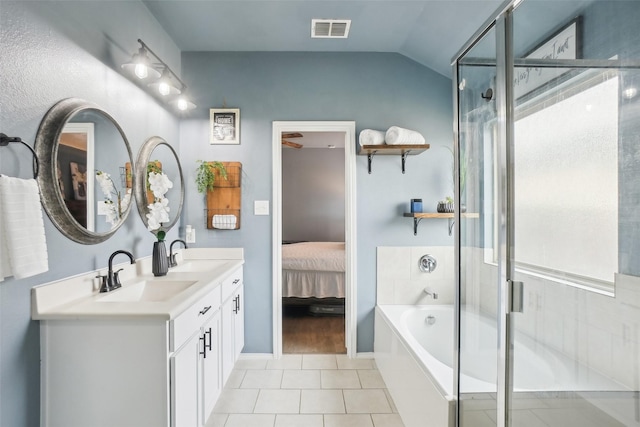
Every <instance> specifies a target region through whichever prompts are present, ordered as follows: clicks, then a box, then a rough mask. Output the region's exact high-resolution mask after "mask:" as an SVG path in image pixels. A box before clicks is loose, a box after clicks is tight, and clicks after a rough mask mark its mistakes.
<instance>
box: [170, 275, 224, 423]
mask: <svg viewBox="0 0 640 427" xmlns="http://www.w3.org/2000/svg"><path fill="white" fill-rule="evenodd" d="M220 301H221V293H220V287H217V288H216V289H214V290H213V291H211V292H210V293H209V294H208V295H207V296H206V297H205V298H203V299H202V300H200V301H198V302H197V303H195V304H194V305H193V306H191V307H190V308H189V309H187V310H186V311H185V312H184V313H182V314H181V315H180V316H178V317H177V318H176V319H174V320H172V321H171V322H170V324H169V332H170V334H169V335H170V345H169V347H170V348H169V350H170V351H171V350H172V349H173V350H174V351H173V353H171V352H170V353H169V354H170V358H169V368H170V372H171V374H170V382H171V387H170V399H171V403H170V404H171V427H183V426H184V427H193V426H203V425H204V424H205V423H206V421H207V418H208V417H209V415H210V414H211V411H212V410H213V406H214V405H215V402H216V400H217V399H218V396H219V395H220V390H221V379H220V352H221V348H220V339H219V337H220ZM185 337H187V338H185Z"/></svg>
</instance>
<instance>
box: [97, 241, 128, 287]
mask: <svg viewBox="0 0 640 427" xmlns="http://www.w3.org/2000/svg"><path fill="white" fill-rule="evenodd" d="M118 254H124V255H126V256H128V257H129V259H130V260H131V264H135V263H136V260H135V259H134V258H133V255H131V253H130V252H127V251H123V250H118V251H115V252H114V253H112V254H111V256H110V257H109V271H107V277H104V276H99V277H102V286H100V292H109V291H112V290H114V289H118V288H119V287H121V286H122V285H121V284H120V278H119V277H118V273H119V272H120V271H122V269H120V270H118V271H116V272H114V271H113V258H115V257H116V255H118Z"/></svg>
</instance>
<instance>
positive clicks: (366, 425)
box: [324, 414, 373, 427]
mask: <svg viewBox="0 0 640 427" xmlns="http://www.w3.org/2000/svg"><path fill="white" fill-rule="evenodd" d="M324 427H373V421H371V416H370V415H369V414H366V415H365V414H361V415H353V414H341V415H325V416H324Z"/></svg>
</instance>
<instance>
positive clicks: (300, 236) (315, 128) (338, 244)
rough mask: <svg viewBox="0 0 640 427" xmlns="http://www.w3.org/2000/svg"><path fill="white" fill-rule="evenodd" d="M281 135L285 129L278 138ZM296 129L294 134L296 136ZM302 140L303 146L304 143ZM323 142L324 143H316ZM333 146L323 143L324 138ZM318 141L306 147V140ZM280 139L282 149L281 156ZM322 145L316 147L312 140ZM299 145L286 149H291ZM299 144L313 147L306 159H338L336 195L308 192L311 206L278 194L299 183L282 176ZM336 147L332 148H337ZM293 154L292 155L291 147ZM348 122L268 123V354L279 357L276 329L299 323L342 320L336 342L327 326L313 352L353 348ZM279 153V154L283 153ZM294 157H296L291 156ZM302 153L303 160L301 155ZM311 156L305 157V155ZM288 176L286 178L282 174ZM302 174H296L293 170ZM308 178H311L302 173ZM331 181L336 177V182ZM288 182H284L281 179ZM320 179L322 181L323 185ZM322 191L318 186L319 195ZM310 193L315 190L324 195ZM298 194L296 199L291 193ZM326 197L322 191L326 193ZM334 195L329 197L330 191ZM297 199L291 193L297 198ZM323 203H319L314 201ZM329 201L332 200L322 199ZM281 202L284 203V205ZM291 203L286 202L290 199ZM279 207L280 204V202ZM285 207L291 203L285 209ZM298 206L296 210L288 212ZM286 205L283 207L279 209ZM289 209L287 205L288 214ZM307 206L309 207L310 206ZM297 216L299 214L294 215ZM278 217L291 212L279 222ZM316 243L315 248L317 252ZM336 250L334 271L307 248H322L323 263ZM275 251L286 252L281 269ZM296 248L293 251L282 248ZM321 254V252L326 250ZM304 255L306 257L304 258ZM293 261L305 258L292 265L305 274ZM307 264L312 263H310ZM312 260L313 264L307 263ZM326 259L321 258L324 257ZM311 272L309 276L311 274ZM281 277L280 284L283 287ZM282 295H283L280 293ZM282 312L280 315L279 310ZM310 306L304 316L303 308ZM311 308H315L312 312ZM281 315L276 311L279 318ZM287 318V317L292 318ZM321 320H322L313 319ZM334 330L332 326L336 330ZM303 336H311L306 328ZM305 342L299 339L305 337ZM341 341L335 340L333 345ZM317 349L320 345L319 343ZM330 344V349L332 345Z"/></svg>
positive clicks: (300, 327)
mask: <svg viewBox="0 0 640 427" xmlns="http://www.w3.org/2000/svg"><path fill="white" fill-rule="evenodd" d="M283 135H284V136H285V138H284V141H283ZM299 135H302V136H299ZM305 145H306V146H307V148H306V149H305V148H303V147H304V146H305ZM323 145H324V146H323ZM329 145H330V146H334V147H335V148H333V149H330V148H329V147H327V146H329ZM314 146H315V147H318V148H311V147H314ZM283 147H284V149H286V150H293V151H289V152H287V154H285V155H284V156H283ZM319 147H322V148H319ZM298 150H300V151H299V153H294V152H295V151H298ZM302 150H307V152H309V150H315V151H313V154H312V155H311V156H312V157H313V158H314V160H319V157H323V158H325V157H326V159H325V161H331V159H334V161H332V163H336V161H335V160H336V159H337V160H338V161H339V160H343V161H342V162H341V163H342V166H338V167H342V168H343V169H342V171H338V172H337V173H335V172H336V169H335V167H336V166H335V164H334V165H333V170H334V174H333V175H336V179H335V180H334V182H333V184H332V185H333V186H335V187H337V186H338V185H340V186H341V188H340V189H338V193H342V194H343V197H342V200H341V201H340V202H339V204H338V205H336V204H335V203H334V202H327V201H326V200H325V201H324V202H323V201H322V200H317V201H315V200H311V202H309V200H310V199H308V198H306V200H307V203H319V204H320V205H319V206H320V208H317V207H316V209H315V210H314V207H313V206H298V208H296V207H295V204H296V203H297V201H296V198H295V194H289V196H294V197H289V198H287V197H285V194H284V192H285V191H286V192H287V193H292V192H296V191H298V192H300V191H303V190H301V189H300V188H299V187H300V185H299V184H302V183H301V182H298V183H296V184H298V185H297V187H298V188H297V189H296V188H295V187H296V185H293V186H292V185H290V184H292V183H291V182H287V183H285V182H283V165H284V164H285V163H286V162H288V164H289V165H291V164H292V163H291V162H298V161H299V162H300V164H296V163H293V164H294V168H295V169H301V170H304V169H305V167H304V162H305V160H304V157H305V156H302V155H301V154H302ZM338 153H340V154H338ZM299 154H300V155H299ZM354 155H355V123H354V122H274V123H273V331H274V332H273V348H274V351H273V353H274V356H275V357H276V358H279V357H280V356H281V355H282V353H283V349H284V339H283V336H284V335H285V334H283V330H285V332H286V334H289V333H294V334H298V335H300V334H304V330H305V329H307V330H309V331H316V330H317V329H318V328H322V329H325V328H335V327H336V326H337V325H338V327H339V328H340V327H342V328H344V334H340V336H343V337H344V338H343V343H339V342H338V343H336V336H337V335H335V334H329V336H325V337H324V338H322V340H321V341H324V342H323V343H317V344H318V345H320V346H321V347H319V352H327V353H332V352H333V353H335V352H344V350H345V348H346V352H347V354H348V355H349V356H351V357H352V356H354V355H355V352H356V344H355V343H356V309H355V307H356V304H355V301H356V290H355V252H356V251H355V243H356V242H355V159H354ZM283 157H285V159H284V160H283ZM297 159H298V160H297ZM306 161H309V160H306ZM312 162H313V161H312ZM288 179H291V177H289V178H288ZM301 179H302V178H301ZM310 179H313V178H310ZM338 183H339V184H338ZM287 184H289V185H287ZM325 187H328V186H325ZM324 196H326V194H325V195H324ZM324 196H323V195H321V194H318V198H319V199H322V198H323V197H324ZM298 199H301V197H299V198H298ZM327 200H329V199H327ZM334 200H335V199H334ZM298 201H299V200H298ZM323 203H324V205H322V204H323ZM327 203H332V206H326V204H327ZM285 204H286V206H285ZM292 205H293V206H292ZM285 207H286V209H285ZM292 209H293V211H292ZM295 209H298V212H299V213H300V215H298V216H297V218H296V215H295ZM323 211H324V215H320V216H317V217H314V218H306V217H311V216H314V215H316V214H317V213H321V212H323ZM285 212H287V213H285ZM292 212H294V213H293V214H292ZM314 212H315V213H314ZM301 216H304V217H301ZM283 217H285V218H292V217H293V218H294V220H292V221H290V222H289V223H288V224H287V227H283ZM314 220H315V221H316V223H317V224H320V222H324V227H322V226H310V225H309V224H313V223H314V222H313V221H314ZM317 251H320V252H317ZM339 251H342V263H343V270H344V272H343V273H342V275H341V276H342V279H340V275H339V274H336V272H335V271H331V270H339V268H335V265H334V264H332V266H331V267H323V266H320V267H318V264H317V262H318V259H317V258H316V257H315V255H314V254H316V253H322V254H323V255H322V256H323V257H325V256H329V257H334V259H333V261H329V263H336V262H338V261H339V259H340V254H339ZM283 252H284V254H285V256H286V261H285V264H286V265H285V267H287V268H285V270H284V271H283ZM293 252H295V253H301V254H302V255H300V256H297V255H296V256H295V258H294V259H292V258H291V257H290V255H291V254H292V253H293ZM327 254H328V255H327ZM309 256H311V258H308V259H305V258H306V257H309ZM291 262H293V263H300V262H302V263H308V264H309V265H310V267H308V268H307V267H301V268H300V270H304V269H308V270H314V271H313V274H312V275H309V274H308V272H307V271H297V269H295V268H292V267H291V264H290V263H291ZM312 264H313V265H312ZM314 265H315V266H314ZM324 265H328V264H324ZM311 276H313V281H311V278H312V277H311ZM292 278H293V279H296V280H297V279H301V280H303V281H306V285H305V287H304V289H300V290H292V288H291V287H290V286H289V285H290V284H291V283H292V281H291V279H292ZM283 284H284V288H286V289H283ZM283 297H284V298H285V300H284V301H283ZM341 311H342V312H343V313H344V315H343V314H342V313H341ZM283 313H286V316H283ZM302 313H303V314H304V315H305V316H304V319H303V321H301V322H295V320H296V319H295V317H296V316H301V314H302ZM309 313H311V314H312V316H307V314H309ZM314 315H315V316H314ZM285 317H286V319H285V321H284V322H283V318H285ZM292 317H293V321H294V323H291V322H290V320H292ZM319 325H325V326H319ZM338 332H340V331H338ZM309 337H310V338H309V339H310V340H312V341H313V340H314V339H317V338H313V336H312V335H310V336H309ZM308 344H313V343H306V344H305V343H304V341H303V342H302V345H308ZM341 344H342V345H341ZM293 345H294V347H291V346H288V348H287V352H292V351H293V352H297V351H296V350H295V346H296V345H299V343H293ZM322 349H324V351H323V350H322ZM332 349H333V350H332Z"/></svg>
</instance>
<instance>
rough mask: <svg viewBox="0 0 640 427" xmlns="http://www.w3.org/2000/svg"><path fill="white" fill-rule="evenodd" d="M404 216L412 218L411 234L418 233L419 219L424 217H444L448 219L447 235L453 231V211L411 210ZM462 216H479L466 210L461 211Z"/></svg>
mask: <svg viewBox="0 0 640 427" xmlns="http://www.w3.org/2000/svg"><path fill="white" fill-rule="evenodd" d="M403 216H404V217H405V218H413V235H414V236H417V235H418V224H420V221H422V220H423V219H424V218H432V219H433V218H443V219H444V218H446V219H448V220H449V236H451V234H452V232H453V225H454V224H455V221H454V218H455V214H454V213H440V212H420V213H413V212H405V213H404V215H403ZM462 217H463V218H480V214H479V213H473V212H471V213H467V212H463V213H462Z"/></svg>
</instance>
